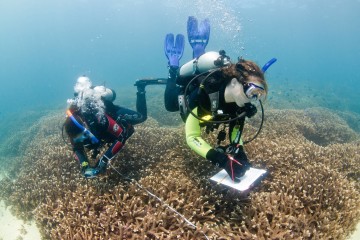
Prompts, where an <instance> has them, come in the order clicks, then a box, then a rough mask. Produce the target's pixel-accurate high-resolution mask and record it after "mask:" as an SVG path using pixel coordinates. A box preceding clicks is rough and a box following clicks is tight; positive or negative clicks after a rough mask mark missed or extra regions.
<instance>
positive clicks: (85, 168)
mask: <svg viewBox="0 0 360 240" xmlns="http://www.w3.org/2000/svg"><path fill="white" fill-rule="evenodd" d="M81 174H82V175H83V177H85V178H94V177H96V176H97V175H98V174H99V171H98V170H97V169H95V168H92V167H89V163H88V162H83V163H82V164H81Z"/></svg>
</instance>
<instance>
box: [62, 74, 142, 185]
mask: <svg viewBox="0 0 360 240" xmlns="http://www.w3.org/2000/svg"><path fill="white" fill-rule="evenodd" d="M145 86H146V85H145V84H138V85H137V100H136V109H137V111H133V110H130V109H127V108H124V107H120V106H117V105H115V104H114V103H113V102H114V100H115V98H116V94H115V92H114V91H113V90H111V89H109V88H106V87H104V86H92V83H91V81H90V79H89V78H88V77H86V76H81V77H79V78H78V79H77V82H76V84H75V87H74V90H75V93H74V98H73V99H69V100H68V105H69V108H68V110H67V112H66V114H67V117H66V120H65V123H64V129H65V131H66V133H67V135H68V137H69V139H70V142H71V145H72V149H73V151H74V154H75V158H76V159H77V160H78V161H79V164H80V169H81V174H82V175H83V176H84V177H85V178H94V177H96V176H97V175H99V174H100V173H103V172H105V171H106V168H107V165H108V162H109V160H111V159H113V158H114V157H115V155H116V154H117V153H119V152H120V151H121V149H122V148H123V147H124V144H125V142H126V140H127V139H128V138H129V137H130V136H131V135H132V134H133V133H134V125H135V124H139V123H142V122H144V121H145V120H146V119H147V106H146V97H145ZM106 144H109V145H110V146H109V148H108V149H107V150H106V152H105V153H104V154H103V155H102V156H101V157H100V158H99V160H98V161H97V163H96V166H94V167H91V166H90V165H89V160H88V157H87V154H86V153H85V148H86V149H89V150H91V151H92V156H91V157H92V158H93V159H96V158H97V156H98V155H99V149H100V148H101V147H102V146H104V145H106Z"/></svg>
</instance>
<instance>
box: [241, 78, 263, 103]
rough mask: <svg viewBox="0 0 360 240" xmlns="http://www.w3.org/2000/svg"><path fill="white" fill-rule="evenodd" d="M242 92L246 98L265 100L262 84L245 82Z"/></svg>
mask: <svg viewBox="0 0 360 240" xmlns="http://www.w3.org/2000/svg"><path fill="white" fill-rule="evenodd" d="M244 93H245V95H246V97H247V98H248V99H250V100H251V101H256V100H261V101H263V100H265V97H266V92H265V89H264V87H263V86H262V85H257V84H255V83H251V82H250V83H245V84H244Z"/></svg>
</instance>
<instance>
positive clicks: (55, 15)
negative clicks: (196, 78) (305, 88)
mask: <svg viewBox="0 0 360 240" xmlns="http://www.w3.org/2000/svg"><path fill="white" fill-rule="evenodd" d="M189 15H194V16H196V17H198V18H199V19H202V18H205V17H208V18H209V19H210V21H211V27H212V29H211V30H212V32H211V40H210V43H209V45H208V48H207V50H219V49H225V50H226V51H227V53H228V54H229V55H230V56H231V57H232V58H233V59H236V58H237V57H238V56H244V57H245V58H249V59H252V60H255V61H256V62H258V63H259V64H260V65H262V64H264V63H265V62H266V61H268V60H269V59H270V58H272V57H277V58H278V62H277V63H276V64H274V65H273V66H272V67H271V68H270V69H269V71H268V73H267V74H268V76H267V78H268V80H269V83H270V87H271V86H272V85H273V86H277V84H281V81H284V79H287V84H289V85H290V86H289V87H294V88H295V90H296V88H297V87H298V86H301V85H309V87H310V88H312V89H314V90H315V91H319V93H322V92H327V93H329V92H331V93H332V94H333V96H335V97H336V98H339V99H340V100H342V99H343V100H344V101H346V102H351V103H352V104H351V105H349V109H346V110H349V111H354V112H358V113H360V104H359V103H358V102H359V100H360V95H359V93H358V92H359V90H360V73H359V69H360V61H359V57H360V44H359V43H360V31H359V29H360V1H359V0H331V1H325V0H303V1H295V0H261V1H260V0H246V1H244V0H238V1H233V0H222V1H212V0H181V1H180V0H142V1H140V0H117V1H115V0H107V1H95V0H93V1H90V0H52V1H49V0H36V1H30V0H12V1H5V0H0V81H1V87H0V96H1V102H0V114H1V115H2V116H4V115H6V114H8V113H17V112H23V111H27V110H34V109H39V108H50V109H51V108H55V107H57V108H61V107H63V108H65V107H66V99H67V98H69V97H71V95H72V92H73V85H74V82H75V80H76V78H77V77H78V76H79V75H81V74H87V75H88V76H90V78H91V79H92V80H93V82H94V83H95V84H100V83H103V82H106V85H107V86H110V87H114V88H121V87H124V88H133V87H132V83H133V82H134V80H135V79H136V78H139V77H146V76H158V77H164V76H166V73H167V68H166V59H165V57H164V53H163V41H164V36H165V34H166V33H168V32H173V33H183V34H186V21H187V17H188V16H189ZM185 51H186V52H185V55H184V57H183V60H182V63H185V62H186V60H188V59H190V56H191V49H190V46H189V45H187V46H186V49H185ZM292 84H294V85H293V86H291V85H292ZM301 94H304V93H303V92H302V93H301ZM305 94H306V93H305ZM330 96H331V95H330ZM346 106H347V105H345V107H344V108H347V107H346ZM1 115H0V119H1Z"/></svg>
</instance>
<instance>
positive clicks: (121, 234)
mask: <svg viewBox="0 0 360 240" xmlns="http://www.w3.org/2000/svg"><path fill="white" fill-rule="evenodd" d="M309 114H310V115H309ZM315 115H316V116H320V117H316V120H314V119H313V118H312V116H315ZM266 116H267V118H266V122H265V127H264V129H263V132H262V134H261V135H260V137H259V138H258V139H256V140H255V141H253V142H251V143H249V144H248V145H246V147H245V149H246V151H247V153H248V156H249V158H250V160H251V162H252V163H253V165H254V166H258V167H264V168H267V169H269V176H268V177H267V178H266V179H265V180H264V181H263V182H262V184H261V185H259V186H258V187H257V188H256V189H255V191H253V192H252V193H250V195H249V196H245V197H244V196H240V195H239V194H237V193H236V192H232V191H228V190H226V189H223V188H222V189H217V188H215V187H214V186H212V185H211V183H210V182H209V181H208V178H209V177H210V176H211V175H212V174H214V173H215V172H217V171H218V169H217V168H216V167H214V166H212V165H211V164H209V163H208V162H207V161H206V160H204V159H201V158H200V157H198V156H197V155H196V154H194V153H193V152H191V151H190V150H189V149H188V148H187V146H186V143H185V140H184V133H183V129H182V127H181V126H179V127H160V126H159V124H158V122H157V121H155V120H154V119H151V118H150V119H149V120H148V121H147V122H146V123H145V124H143V125H141V126H137V127H136V133H135V134H134V135H133V137H132V138H131V139H129V141H128V143H127V145H126V147H125V149H124V151H123V152H121V153H120V154H119V155H118V156H117V158H116V159H114V160H113V161H112V163H111V164H112V167H113V168H114V169H113V168H110V170H109V171H108V173H107V175H106V176H104V177H102V178H100V179H96V180H89V181H85V180H84V179H82V178H81V176H80V174H79V169H78V166H77V163H76V162H75V160H73V157H72V153H71V150H70V149H69V148H68V147H67V146H66V145H65V144H64V143H63V141H62V139H61V137H60V134H59V131H58V123H59V122H61V120H62V117H63V115H62V114H58V115H56V116H54V115H52V116H48V117H45V118H43V119H41V120H40V121H39V122H38V123H37V124H36V126H37V127H36V129H37V130H36V135H35V139H36V140H37V141H33V142H31V143H29V145H28V147H27V151H26V153H25V154H24V156H22V157H21V158H17V159H16V160H15V161H16V162H17V164H16V165H15V166H16V167H18V170H19V172H20V173H19V175H18V176H17V178H16V180H15V181H9V180H8V179H3V180H2V181H1V185H2V186H3V188H2V189H1V190H0V193H1V197H2V198H4V199H5V200H7V203H8V204H11V205H12V206H13V207H12V209H13V210H14V212H15V213H16V214H17V215H18V216H20V217H23V218H31V217H35V219H36V220H37V223H38V225H39V227H40V229H41V230H42V234H43V236H44V237H45V238H50V239H205V235H206V236H207V237H209V238H210V239H344V238H345V237H346V236H347V234H348V233H349V232H350V231H351V230H352V229H353V228H354V226H355V224H356V222H357V221H359V218H360V206H359V205H360V201H359V196H360V195H359V191H360V188H359V168H360V160H359V156H360V154H359V141H358V140H356V139H358V136H357V134H356V133H355V132H354V131H352V130H351V129H350V128H348V127H347V125H346V123H345V122H344V121H342V120H341V118H340V117H334V113H331V112H328V111H326V110H323V109H311V110H306V111H301V110H271V111H268V112H267V115H266ZM155 117H156V116H155ZM330 118H331V119H334V122H335V124H330V122H328V121H327V119H330ZM258 123H259V121H258V120H256V119H255V121H254V122H250V126H248V129H250V130H251V131H248V132H247V133H246V135H247V137H248V136H251V134H252V132H253V131H255V130H256V126H257V124H258ZM309 131H311V132H312V134H315V135H316V134H317V136H319V139H317V140H314V138H313V137H310V136H312V135H311V134H309ZM327 132H331V133H327ZM215 136H216V134H215V133H214V134H213V135H212V138H213V139H214V140H215ZM115 169H116V171H115ZM129 179H133V181H129ZM138 184H140V185H138ZM145 189H146V190H148V191H150V192H151V193H152V194H155V195H156V196H158V197H159V199H157V198H154V197H153V196H151V195H149V194H148V193H147V192H146V191H145ZM167 206H170V207H171V208H173V209H175V210H176V211H177V212H178V213H179V214H181V215H182V216H184V217H185V218H186V219H187V220H189V221H190V222H191V224H189V223H188V222H186V220H185V219H183V218H182V217H180V215H178V214H176V213H175V212H174V211H172V210H171V209H170V208H168V207H167ZM192 224H193V225H195V226H196V228H194V227H193V225H192Z"/></svg>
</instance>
